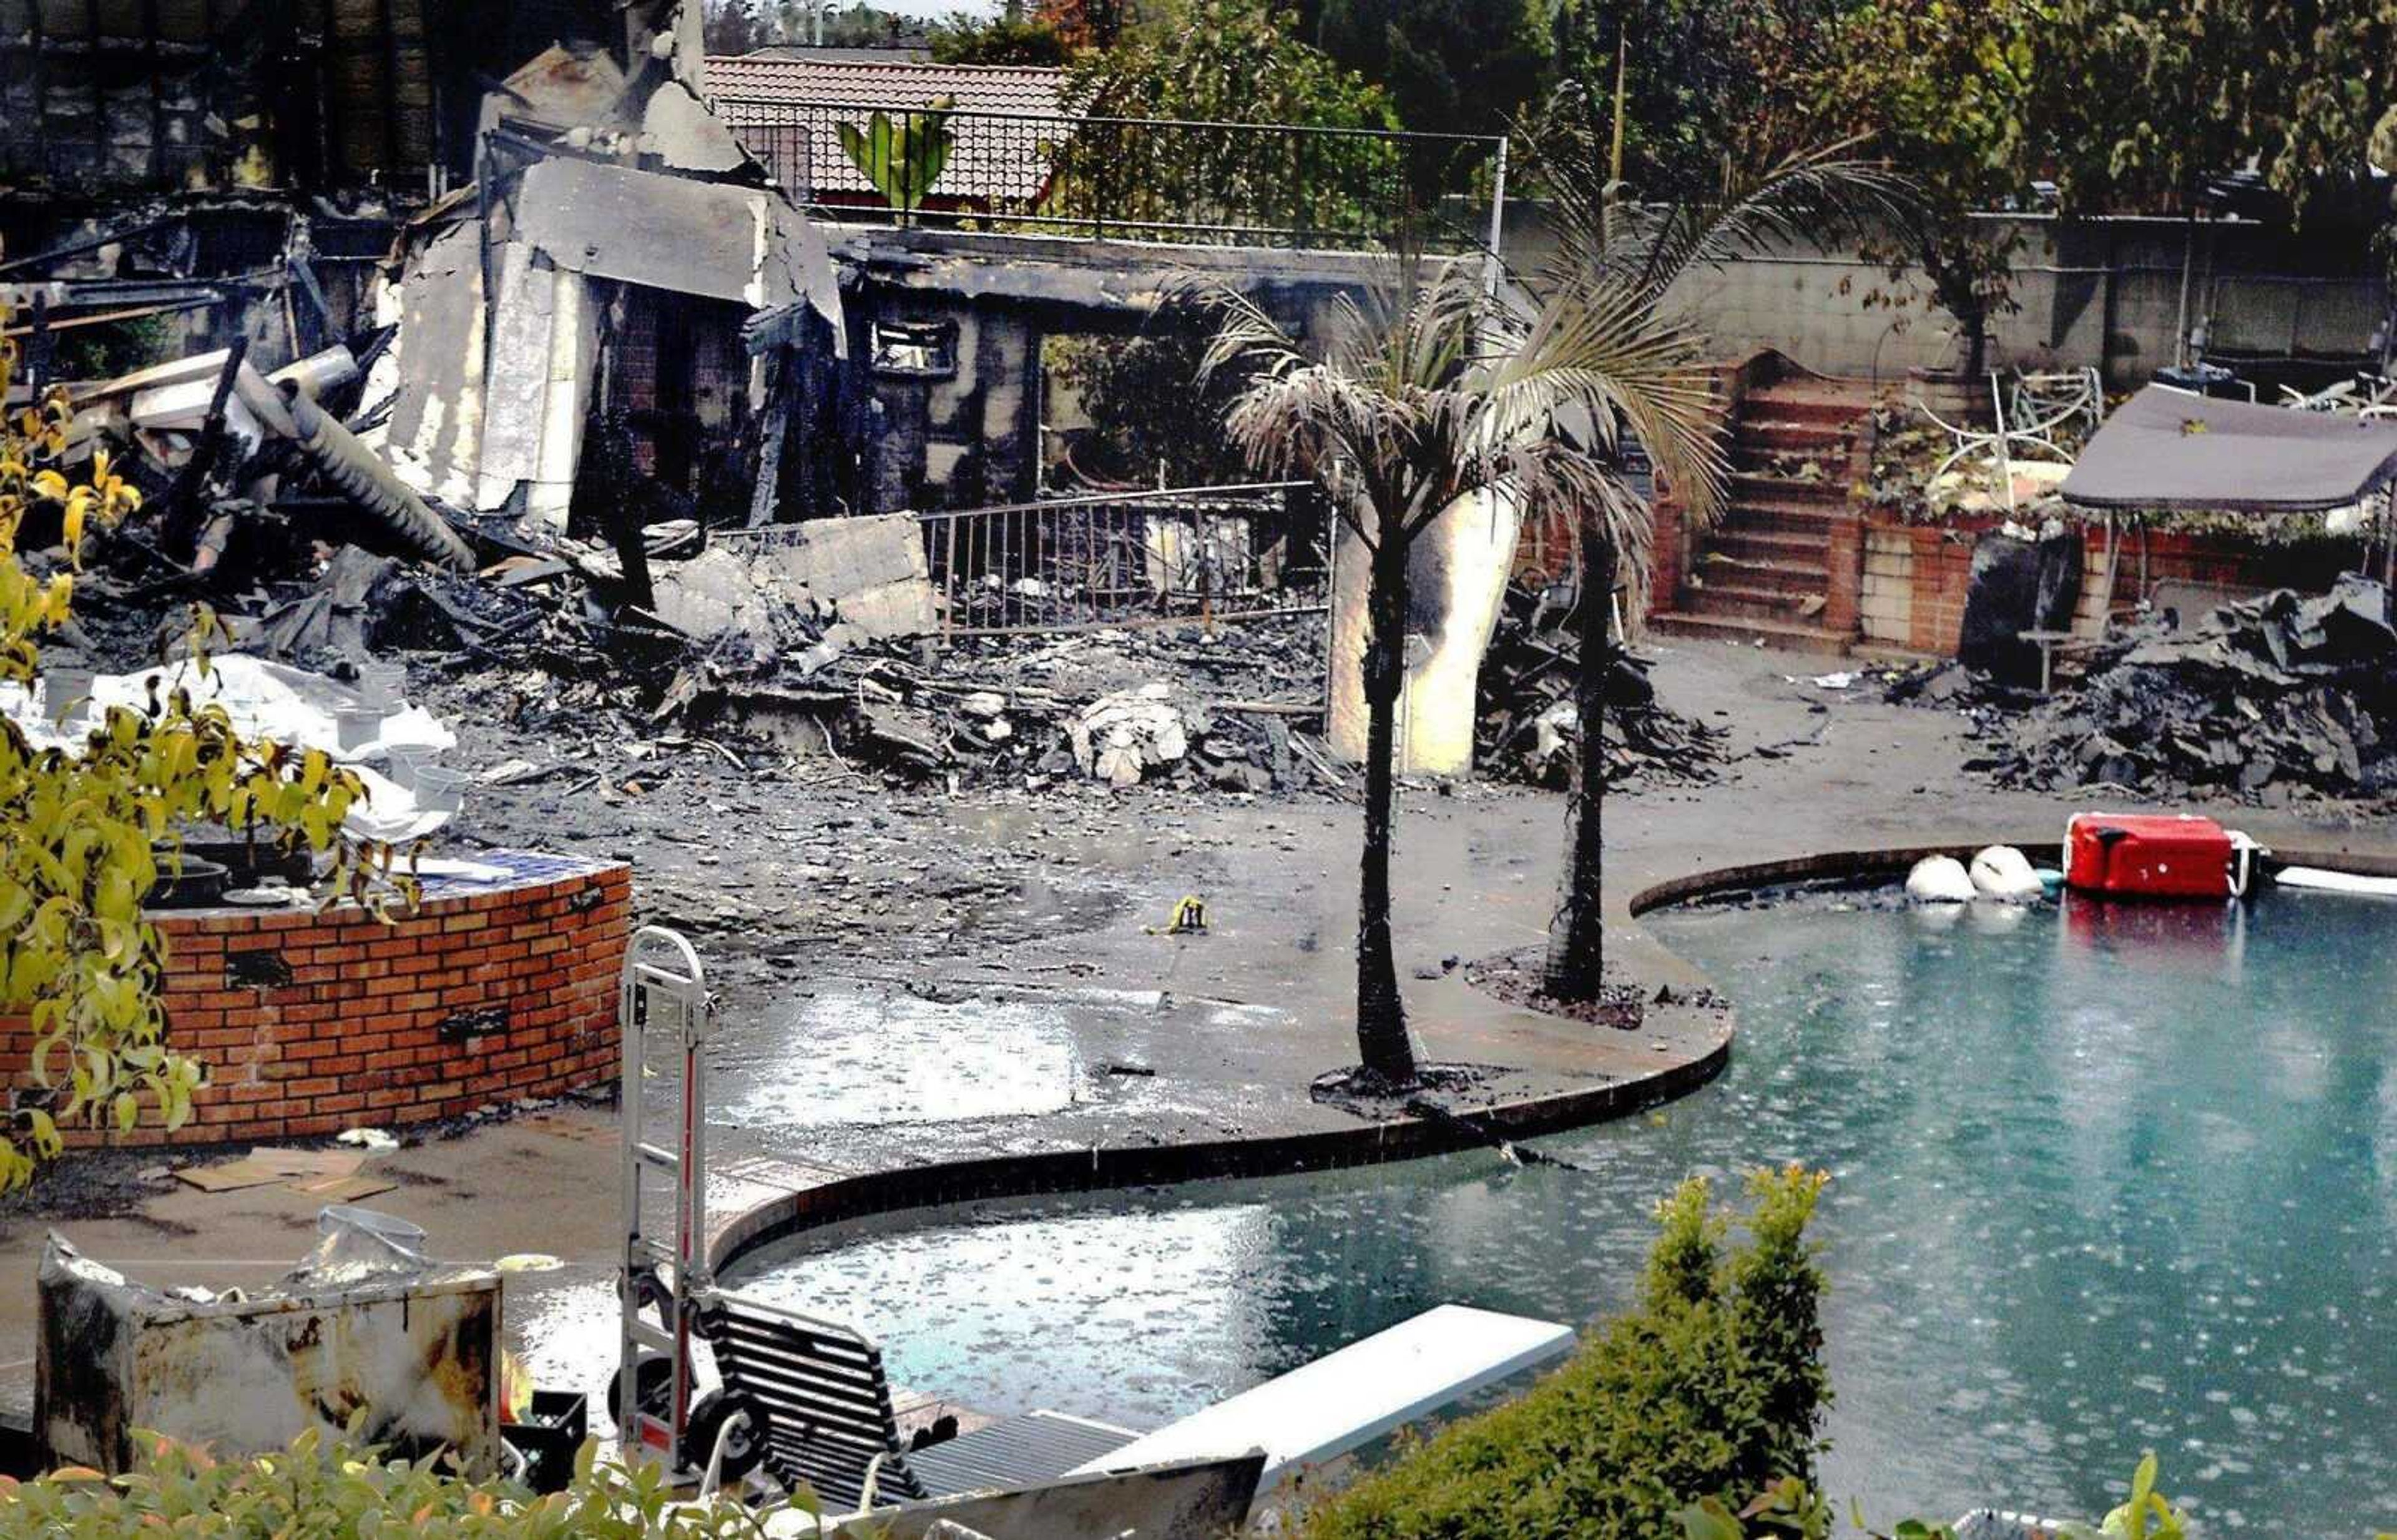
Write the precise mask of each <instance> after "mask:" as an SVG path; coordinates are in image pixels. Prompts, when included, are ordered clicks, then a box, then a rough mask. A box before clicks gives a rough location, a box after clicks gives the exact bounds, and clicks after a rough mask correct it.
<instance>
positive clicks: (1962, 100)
mask: <svg viewBox="0 0 2397 1540" xmlns="http://www.w3.org/2000/svg"><path fill="white" fill-rule="evenodd" d="M2039 18H2040V12H2039V10H2038V8H2037V7H2036V5H2035V3H2034V0H1863V3H1862V4H1860V5H1857V6H1856V7H1855V8H1853V9H1852V10H1849V11H1847V12H1846V13H1845V14H1843V15H1841V16H1840V17H1839V18H1838V19H1837V20H1835V21H1834V22H1833V23H1832V24H1831V25H1830V26H1828V28H1827V29H1826V30H1825V33H1824V35H1823V47H1822V51H1821V54H1820V56H1819V58H1820V62H1819V64H1818V66H1817V68H1816V70H1815V71H1814V76H1813V78H1812V80H1811V81H1810V82H1809V83H1808V90H1809V93H1810V96H1811V100H1812V102H1813V104H1814V110H1815V112H1816V113H1817V114H1818V117H1817V122H1816V125H1815V127H1816V129H1817V131H1818V132H1819V133H1821V134H1823V135H1826V136H1847V135H1862V136H1868V138H1869V141H1870V142H1871V144H1872V147H1873V149H1874V151H1875V153H1877V154H1881V155H1882V156H1884V157H1886V158H1887V159H1888V160H1889V162H1890V163H1891V164H1892V165H1893V166H1895V167H1896V168H1897V169H1899V170H1900V171H1902V172H1904V173H1905V174H1906V175H1907V176H1908V178H1910V179H1912V181H1914V183H1915V184H1916V186H1917V187H1918V188H1919V189H1920V195H1919V197H1918V198H1917V199H1916V200H1915V201H1914V203H1913V204H1912V206H1911V207H1910V208H1909V209H1908V212H1907V214H1906V217H1905V218H1903V219H1901V220H1898V221H1894V222H1893V223H1892V224H1891V225H1889V226H1888V227H1887V228H1886V230H1885V231H1883V232H1877V233H1868V238H1867V239H1866V241H1865V243H1864V246H1865V255H1866V257H1867V258H1868V260H1872V261H1881V262H1882V263H1884V264H1885V265H1886V266H1887V268H1888V271H1889V273H1890V276H1891V277H1892V279H1893V280H1895V279H1896V278H1899V277H1903V276H1904V275H1906V274H1907V273H1908V271H1909V270H1911V271H1913V272H1917V273H1920V274H1921V275H1922V277H1923V279H1924V280H1925V281H1926V282H1927V283H1928V284H1929V285H1930V286H1931V289H1932V292H1933V294H1934V295H1935V297H1936V299H1937V301H1938V302H1939V305H1940V306H1941V308H1943V309H1944V310H1946V311H1947V312H1948V315H1950V316H1952V317H1954V319H1955V322H1956V327H1957V332H1958V337H1959V341H1960V343H1961V347H1960V353H1961V357H1960V359H1959V363H1960V365H1961V367H1962V369H1963V371H1964V372H1965V373H1966V374H1967V375H1968V376H1971V377H1975V378H1977V377H1978V376H1979V374H1980V372H1981V370H1982V368H1983V366H1984V362H1985V360H1986V358H1987V355H1988V347H1989V323H1990V321H1991V320H1992V319H1993V318H1994V317H1995V316H1998V315H2004V314H2008V313H2010V312H2011V311H2012V310H2013V309H2014V308H2015V305H2014V301H2013V299H2012V297H2011V293H2010V285H2009V283H2008V276H2009V274H2010V271H2011V263H2012V261H2013V258H2014V256H2015V250H2016V248H2017V247H2018V244H2019V237H2017V236H2015V235H2013V234H2010V233H2009V231H2008V229H2007V227H2002V226H2000V227H1993V226H1992V225H1991V223H1990V221H1984V220H1977V219H1975V217H1974V216H1975V215H1976V214H1978V213H1981V212H1983V211H1986V210H1989V209H1994V208H2005V207H2007V206H2008V205H2009V204H2010V203H2012V202H2013V201H2014V200H2015V198H2016V196H2017V195H2018V194H2020V192H2021V191H2022V189H2023V188H2024V187H2025V186H2026V185H2027V183H2028V181H2029V178H2028V175H2027V173H2026V170H2025V164H2026V159H2027V154H2026V152H2027V148H2028V146H2029V142H2030V141H2029V138H2028V134H2027V127H2026V125H2027V123H2028V107H2029V100H2030V95H2031V91H2032V87H2033V85H2034V74H2035V70H2036V68H2037V57H2038V56H2037V51H2036V50H2037V41H2038V38H2037V25H2038V22H2039ZM1866 298H1867V301H1868V302H1872V303H1881V304H1886V305H1889V306H1892V307H1898V306H1902V305H1904V304H1905V303H1906V298H1905V295H1904V293H1903V291H1898V290H1890V291H1881V292H1877V293H1874V294H1869V295H1868V296H1866ZM1900 319H1901V320H1903V319H1905V317H1902V316H1901V317H1900Z"/></svg>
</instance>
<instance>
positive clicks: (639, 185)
mask: <svg viewBox="0 0 2397 1540" xmlns="http://www.w3.org/2000/svg"><path fill="white" fill-rule="evenodd" d="M658 47H659V48H660V49H661V50H663V49H665V48H666V47H668V39H667V35H666V34H664V33H661V34H660V36H659V42H658ZM476 165H477V177H476V180H475V184H474V186H473V187H472V188H470V189H466V190H463V191H462V192H461V193H460V194H456V195H454V196H453V197H451V198H449V199H448V200H446V201H445V203H444V204H442V205H440V206H437V207H436V208H434V209H433V210H431V211H430V212H429V213H428V214H427V215H426V216H425V217H424V218H423V219H422V220H420V221H417V223H416V224H415V225H414V226H412V227H411V229H410V231H409V232H408V237H407V239H406V240H405V241H404V242H403V251H404V255H403V265H402V269H401V274H400V277H399V281H398V283H397V284H395V285H393V286H390V287H389V288H387V289H386V291H385V298H384V314H383V315H382V319H383V320H384V321H386V322H387V323H395V324H396V325H397V326H398V328H399V334H398V341H397V342H396V343H395V346H394V348H393V349H392V351H391V353H390V355H387V357H386V359H385V360H384V362H383V365H382V368H383V370H384V372H385V375H386V379H385V380H384V381H383V382H382V384H384V385H386V386H387V388H388V391H389V393H390V394H391V395H392V396H393V399H394V407H393V412H392V417H391V422H390V425H389V428H388V432H387V436H386V439H385V443H384V449H385V450H386V453H387V454H388V456H389V458H390V460H391V462H392V463H393V464H394V466H395V469H396V470H397V471H398V474H399V475H400V477H401V479H403V480H404V481H406V482H407V483H408V485H409V486H411V487H413V488H414V489H416V490H418V491H419V492H422V493H424V494H426V495H428V496H432V497H435V498H438V499H440V500H441V501H443V502H449V503H451V504H453V505H455V506H459V507H462V508H471V509H474V510H475V511H477V512H479V513H487V514H488V513H498V512H509V513H516V514H520V515H524V516H529V518H531V519H532V520H534V521H535V522H537V523H541V524H545V525H548V526H550V527H552V528H554V529H555V528H562V527H563V525H564V522H565V519H566V516H567V513H568V510H569V504H570V503H571V502H572V500H573V497H574V489H575V483H576V480H577V473H578V469H579V467H580V465H581V462H582V459H583V437H584V433H585V426H586V423H587V422H589V420H590V419H591V418H592V417H593V415H594V413H595V412H597V413H601V414H605V413H607V412H609V411H610V410H621V411H628V412H632V413H635V414H648V415H649V417H650V418H652V419H654V418H655V417H656V416H657V415H658V414H661V413H668V412H672V413H684V414H689V415H691V416H693V417H695V418H696V419H697V425H698V427H699V428H700V429H701V430H703V431H705V430H721V431H726V432H730V433H733V434H736V435H742V436H743V437H745V438H746V439H747V440H748V441H749V442H750V443H751V444H752V446H753V447H755V448H757V449H758V450H759V453H758V454H757V460H758V461H760V462H763V463H764V464H765V465H767V466H768V467H770V468H771V467H774V466H778V465H779V463H780V458H781V457H780V455H779V453H777V452H773V451H775V450H779V449H780V447H781V440H782V438H783V436H785V435H787V434H788V431H789V423H788V422H787V419H788V416H789V409H788V408H789V400H788V398H789V396H790V395H791V394H792V391H791V389H790V388H788V385H789V383H790V382H796V380H797V377H798V376H799V375H800V374H801V373H803V372H804V370H803V369H802V368H800V367H799V366H797V365H795V364H791V363H790V362H789V361H788V360H787V358H786V355H788V354H790V353H792V352H794V351H797V352H801V353H810V352H812V353H829V354H832V355H839V354H840V353H841V352H842V351H843V349H844V347H845V332H844V329H843V327H842V324H841V310H840V296H839V286H838V280H837V275H836V274H835V272H834V269H833V265H832V260H831V257H830V255H829V254H828V252H827V251H826V249H825V247H824V242H823V240H822V239H821V237H820V236H819V235H818V234H817V233H816V232H815V230H814V229H813V228H812V227H811V226H810V224H809V223H808V221H806V220H805V219H804V218H803V217H802V216H801V215H800V214H799V213H798V211H797V209H796V208H793V207H792V205H791V204H790V202H789V201H788V200H787V199H786V198H785V197H783V195H782V194H780V193H779V192H777V191H774V190H772V189H770V187H768V186H766V185H765V182H766V176H765V172H764V170H763V168H762V167H759V166H758V165H757V163H756V162H755V161H753V160H752V159H751V158H750V157H749V156H748V155H747V154H745V153H744V152H743V150H742V149H741V146H740V144H739V142H738V141H736V140H735V139H734V137H733V136H732V134H731V132H730V129H728V128H727V127H725V126H724V125H723V124H721V123H720V122H718V121H716V119H715V118H714V117H713V116H712V115H711V114H709V113H708V111H707V109H706V107H705V106H704V104H703V103H702V102H701V101H700V100H699V98H698V97H697V96H696V94H694V93H693V91H692V90H691V88H690V85H689V84H687V83H686V81H685V79H684V78H682V77H681V76H680V75H678V74H660V73H658V72H653V71H649V70H639V71H636V72H634V73H633V74H631V75H630V77H629V78H628V77H627V75H626V74H625V72H624V71H623V70H622V69H620V68H619V67H618V66H617V65H616V64H615V62H614V61H613V60H612V59H610V58H609V56H607V55H606V54H604V53H594V52H590V51H577V50H573V49H569V48H565V47H553V48H551V49H549V50H547V51H546V52H544V53H542V55H540V56H539V57H537V58H535V59H534V60H531V61H530V62H529V63H528V64H526V65H525V66H524V67H523V68H521V69H519V70H518V71H516V74H513V75H511V76H510V77H509V78H508V79H507V80H506V81H505V82H503V83H502V85H501V86H500V87H499V88H498V89H497V90H494V91H493V92H491V93H490V94H489V97H488V98H487V99H486V100H485V102H484V106H483V133H482V138H481V144H480V148H479V150H478V151H477V154H476ZM794 311H796V312H797V313H798V314H799V315H804V316H806V317H808V320H807V322H806V323H805V324H794V323H793V322H792V319H791V315H792V313H793V312H794ZM761 313H767V314H770V315H776V316H780V317H781V318H782V324H780V325H776V326H765V327H761V326H756V325H752V324H751V323H753V322H754V321H756V320H757V318H758V317H759V315H760V314H761ZM694 359H698V360H701V361H702V362H703V364H704V367H705V371H706V373H707V377H708V379H709V380H710V381H713V382H716V383H714V384H710V385H707V386H705V387H694V386H693V385H692V383H691V372H692V370H693V369H694V368H696V367H698V366H696V365H695V364H694V362H693V360H694ZM675 371H679V372H675ZM669 373H672V374H673V377H672V378H668V377H667V376H668V374H669ZM734 375H737V376H739V378H737V379H731V380H730V382H729V384H728V383H726V382H727V380H728V377H730V376H734ZM369 394H370V395H372V394H379V393H376V392H370V393H369ZM701 395H705V396H707V397H708V398H707V399H706V400H701V399H699V397H700V396H701ZM668 428H669V430H670V431H671V433H673V434H680V429H679V427H677V426H676V425H673V424H669V425H668ZM663 436H665V435H656V434H653V435H652V437H653V438H657V439H661V440H662V438H663ZM682 436H683V437H688V435H682ZM768 438H772V439H773V441H774V442H773V445H772V447H771V449H768V448H767V447H766V445H765V444H764V442H763V441H764V440H766V439H768ZM649 452H650V453H651V455H652V457H653V462H652V468H654V462H655V458H656V457H660V456H663V455H665V454H667V453H668V447H667V446H665V445H663V442H662V441H661V442H653V443H652V444H650V446H649ZM777 495H778V489H777V488H775V487H774V486H772V485H770V484H766V485H761V486H760V487H759V488H758V489H757V494H756V499H755V501H754V502H753V507H757V508H762V509H763V510H764V513H763V517H770V516H771V514H772V508H773V504H774V502H775V500H776V497H777ZM763 517H761V518H760V519H759V520H758V521H760V522H762V521H763Z"/></svg>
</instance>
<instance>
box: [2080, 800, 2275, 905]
mask: <svg viewBox="0 0 2397 1540" xmlns="http://www.w3.org/2000/svg"><path fill="white" fill-rule="evenodd" d="M2250 849H2252V847H2251V846H2250V845H2249V843H2248V841H2247V840H2246V838H2245V837H2243V836H2242V835H2238V834H2234V833H2232V832H2231V831H2230V830H2228V829H2226V828H2224V827H2223V826H2222V825H2221V824H2217V823H2216V822H2215V821H2214V820H2213V819H2211V818H2200V817H2197V816H2196V815H2194V814H2190V813H2095V812H2084V813H2076V814H2074V815H2073V819H2072V822H2071V824H2069V825H2068V826H2067V827H2066V829H2065V832H2064V882H2065V886H2067V887H2069V888H2071V889H2073V890H2074V891H2077V892H2083V893H2097V894H2102V895H2104V896H2105V897H2108V898H2179V899H2209V898H2210V899H2225V898H2236V897H2238V896H2239V895H2240V894H2241V893H2242V892H2243V891H2245V889H2246V887H2247V881H2246V877H2247V873H2246V865H2247V863H2246V859H2245V857H2246V851H2247V850H2250Z"/></svg>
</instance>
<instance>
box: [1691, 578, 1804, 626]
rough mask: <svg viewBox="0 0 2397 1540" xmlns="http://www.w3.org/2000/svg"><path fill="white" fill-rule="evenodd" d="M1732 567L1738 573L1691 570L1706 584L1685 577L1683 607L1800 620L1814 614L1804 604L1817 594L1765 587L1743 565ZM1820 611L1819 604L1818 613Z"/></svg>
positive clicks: (1705, 612)
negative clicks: (1732, 575) (1720, 573)
mask: <svg viewBox="0 0 2397 1540" xmlns="http://www.w3.org/2000/svg"><path fill="white" fill-rule="evenodd" d="M1731 571H1732V572H1733V573H1736V574H1738V576H1736V577H1734V578H1727V577H1725V576H1723V575H1719V574H1717V573H1713V572H1698V573H1694V574H1692V576H1693V577H1694V578H1696V579H1699V580H1701V582H1702V583H1703V584H1704V586H1700V585H1699V583H1692V582H1689V581H1686V580H1685V581H1684V582H1683V583H1682V584H1681V601H1680V602H1681V609H1683V610H1684V611H1686V612H1688V613H1690V614H1694V615H1732V616H1737V617H1740V618H1742V619H1747V620H1766V621H1788V622H1792V623H1801V622H1805V621H1807V620H1809V619H1811V618H1812V617H1810V616H1808V615H1807V614H1806V613H1805V612H1804V609H1803V608H1802V606H1803V603H1804V601H1805V600H1806V599H1808V598H1810V597H1814V595H1808V594H1802V593H1789V592H1787V591H1785V590H1782V589H1778V588H1769V587H1765V586H1763V585H1761V584H1760V583H1755V582H1753V581H1751V580H1750V579H1749V577H1748V574H1747V573H1746V572H1745V571H1743V570H1742V569H1738V568H1733V569H1731ZM1820 612H1821V611H1820V609H1819V607H1818V608H1817V610H1816V613H1818V614H1819V613H1820Z"/></svg>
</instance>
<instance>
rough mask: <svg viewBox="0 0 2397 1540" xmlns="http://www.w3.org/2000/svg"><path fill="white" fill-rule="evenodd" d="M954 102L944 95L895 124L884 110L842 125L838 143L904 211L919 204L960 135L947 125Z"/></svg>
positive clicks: (889, 200)
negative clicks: (859, 121)
mask: <svg viewBox="0 0 2397 1540" xmlns="http://www.w3.org/2000/svg"><path fill="white" fill-rule="evenodd" d="M956 105H957V102H956V100H955V99H954V98H951V97H945V96H944V97H943V98H941V99H940V100H938V101H935V102H933V103H932V104H931V107H929V108H927V109H925V110H924V111H922V112H917V113H907V114H903V115H902V117H901V118H900V120H899V121H898V122H897V123H895V124H894V123H892V122H891V119H890V117H889V116H887V115H886V114H883V113H880V112H877V113H876V114H874V115H873V116H872V117H871V118H869V119H867V120H866V124H865V127H863V128H860V127H858V126H857V125H856V124H854V123H843V124H840V125H838V127H839V130H840V147H841V149H842V150H844V151H846V152H847V153H848V155H849V158H850V163H851V164H853V165H854V166H855V167H857V170H858V174H859V175H860V176H862V177H864V179H865V180H866V181H869V182H872V183H873V184H874V190H875V191H876V192H877V193H879V194H882V201H883V202H885V203H887V204H889V205H890V206H891V208H894V209H896V210H898V211H899V212H901V213H905V212H908V211H910V210H913V209H916V208H921V207H922V206H923V202H924V194H926V193H928V192H930V191H931V187H932V183H933V182H934V181H938V180H939V178H940V175H941V172H942V170H943V168H944V167H946V166H947V165H948V164H949V151H950V150H951V149H952V148H954V147H955V146H956V143H957V138H956V136H955V135H953V134H951V133H950V132H949V128H948V119H949V114H950V112H951V111H952V110H953V109H954V108H955V107H956Z"/></svg>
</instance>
